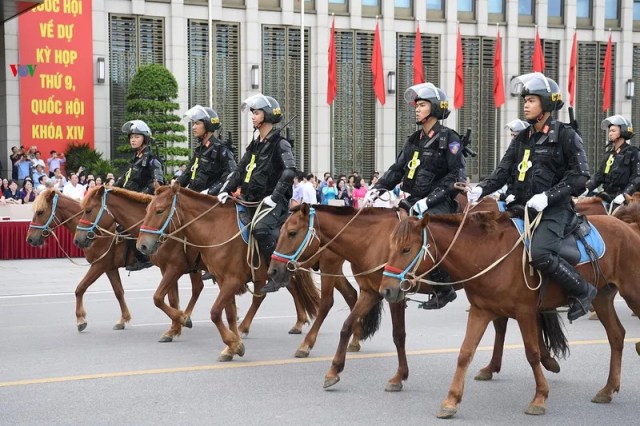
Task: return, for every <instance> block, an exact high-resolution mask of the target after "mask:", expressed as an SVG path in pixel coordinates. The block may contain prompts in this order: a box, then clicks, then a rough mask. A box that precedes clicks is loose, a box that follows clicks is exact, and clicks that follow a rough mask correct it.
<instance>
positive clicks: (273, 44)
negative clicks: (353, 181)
mask: <svg viewBox="0 0 640 426" xmlns="http://www.w3.org/2000/svg"><path fill="white" fill-rule="evenodd" d="M309 46H311V43H310V40H309V29H308V28H305V30H304V81H305V86H304V90H305V93H304V107H305V111H304V113H301V111H300V100H301V99H300V27H281V26H264V27H263V28H262V70H261V72H262V83H263V84H262V85H263V89H262V93H268V94H269V95H270V96H273V97H274V98H275V99H276V100H277V101H278V103H280V107H281V108H282V110H283V113H284V116H285V122H286V121H287V120H290V119H291V118H293V117H297V118H296V119H295V120H294V121H292V122H291V124H289V126H288V127H287V129H286V130H284V132H283V134H284V137H285V138H287V139H288V140H290V141H292V145H293V154H294V156H295V158H296V161H297V163H298V165H300V164H301V161H303V162H304V164H302V165H301V167H300V170H305V171H307V170H310V164H311V161H310V154H311V151H310V143H309V141H310V139H309V138H310V135H311V126H310V121H309V111H310V109H309V107H310V106H311V105H310V104H311V84H310V82H311V79H310V78H309V72H310V70H311V66H310V62H311V61H310V56H309V50H310V48H309ZM338 72H340V71H338ZM371 84H372V85H373V83H371ZM235 105H237V104H235ZM287 117H288V118H287ZM302 120H304V135H301V134H300V129H301V127H302V126H301V125H300V123H301V122H302ZM283 124H284V123H283ZM303 144H304V145H303ZM302 146H304V159H303V158H302V155H301V154H302V149H301V147H302Z"/></svg>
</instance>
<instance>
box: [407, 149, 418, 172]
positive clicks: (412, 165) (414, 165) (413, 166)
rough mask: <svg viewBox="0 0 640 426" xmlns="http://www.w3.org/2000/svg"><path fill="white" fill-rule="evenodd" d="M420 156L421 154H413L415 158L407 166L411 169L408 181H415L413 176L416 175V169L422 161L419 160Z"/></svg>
mask: <svg viewBox="0 0 640 426" xmlns="http://www.w3.org/2000/svg"><path fill="white" fill-rule="evenodd" d="M419 156H420V152H419V151H415V152H414V153H413V158H412V159H411V161H409V164H407V166H408V167H409V174H408V175H407V179H413V175H415V174H416V169H417V168H418V166H419V165H420V159H418V157H419Z"/></svg>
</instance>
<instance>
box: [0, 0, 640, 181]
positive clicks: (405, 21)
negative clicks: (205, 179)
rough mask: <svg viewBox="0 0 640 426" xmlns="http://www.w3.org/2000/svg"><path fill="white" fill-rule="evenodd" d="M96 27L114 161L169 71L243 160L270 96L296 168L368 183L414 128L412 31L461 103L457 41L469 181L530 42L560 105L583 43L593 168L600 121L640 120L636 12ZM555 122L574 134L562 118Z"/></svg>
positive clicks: (511, 5) (594, 3)
mask: <svg viewBox="0 0 640 426" xmlns="http://www.w3.org/2000/svg"><path fill="white" fill-rule="evenodd" d="M334 17H335V27H336V33H335V44H336V53H337V77H338V79H337V81H338V92H337V96H336V99H335V101H334V103H333V104H332V105H331V106H329V105H328V104H327V101H326V99H327V69H328V48H329V40H330V28H331V24H332V19H333V18H334ZM92 18H93V34H92V37H93V56H94V58H93V59H94V61H93V62H94V64H98V62H99V61H103V62H104V63H105V64H106V78H105V79H100V82H98V79H96V78H94V115H95V120H94V129H95V141H94V143H95V147H96V149H97V150H99V151H100V152H102V153H103V154H104V156H105V157H106V158H111V157H112V156H113V155H114V154H115V147H116V146H117V145H118V144H119V143H121V142H122V135H121V133H120V127H121V125H122V123H123V122H124V121H125V120H124V105H125V97H126V93H127V87H128V84H129V83H130V81H131V78H132V77H133V75H134V74H135V72H136V69H137V67H138V66H140V65H144V64H150V63H160V64H163V65H165V66H166V67H167V68H168V69H169V70H170V71H171V72H172V73H173V74H174V75H175V77H176V79H177V81H178V86H179V98H178V102H179V104H180V111H178V112H179V113H180V112H182V111H186V110H187V109H188V108H189V107H190V106H192V105H194V104H198V103H199V104H202V105H205V104H208V103H209V99H210V97H211V98H212V107H213V108H214V109H215V110H216V111H217V112H218V113H219V115H220V117H221V119H222V122H223V137H224V138H227V135H230V137H231V139H232V141H233V143H234V145H235V146H236V152H238V153H239V155H240V154H241V152H242V151H243V148H244V147H246V145H247V144H248V143H249V141H250V138H251V135H252V128H251V121H250V117H249V115H248V114H244V113H241V112H240V108H239V106H240V103H241V101H242V100H243V99H245V98H247V97H248V96H250V95H251V94H254V93H256V92H263V93H265V94H269V95H271V96H274V97H275V98H276V99H277V100H278V101H279V102H280V103H281V106H282V108H283V111H284V114H285V119H284V122H287V121H289V120H290V119H291V118H294V117H295V118H294V120H293V121H292V122H291V123H290V124H289V126H288V128H287V131H286V133H287V134H288V137H289V138H290V139H292V140H293V141H294V149H295V153H296V155H297V159H298V161H299V163H300V168H301V169H304V170H305V171H310V172H314V173H320V174H321V173H322V172H324V171H328V170H331V171H332V172H334V173H336V174H338V173H350V172H352V171H358V172H360V173H361V175H362V176H364V177H365V178H367V179H368V178H369V177H370V175H371V174H372V173H373V172H374V171H377V170H379V171H383V170H384V169H386V167H388V166H389V165H390V164H391V163H392V162H393V161H394V159H395V157H396V154H397V152H398V151H399V149H400V148H401V147H402V145H403V144H404V142H405V140H406V137H407V136H408V135H409V134H410V133H412V132H413V131H414V130H415V123H414V119H413V111H412V109H411V108H410V107H409V106H407V105H406V103H405V102H404V100H403V96H402V95H403V93H404V90H405V89H406V88H407V87H409V86H410V85H411V84H412V79H413V70H412V59H413V50H414V40H415V32H416V27H417V25H419V26H420V31H421V44H422V56H423V62H424V74H425V77H426V79H427V81H431V82H433V83H434V84H436V85H437V86H439V87H442V88H443V89H444V90H445V92H446V93H447V94H448V95H449V98H450V105H451V106H452V105H453V93H454V84H455V63H456V48H457V34H458V29H459V31H460V34H461V36H462V48H463V53H464V78H465V89H464V95H465V102H464V106H463V107H462V108H460V109H459V110H455V111H452V113H451V115H450V116H449V118H448V119H447V120H446V124H447V125H448V126H449V127H452V128H454V129H457V130H458V131H459V132H460V133H461V134H462V133H464V131H465V130H466V129H467V128H470V129H471V131H472V141H473V145H472V146H473V147H474V149H475V150H476V151H478V157H476V158H474V159H468V162H467V168H468V175H469V176H470V177H471V179H472V180H474V181H477V180H478V179H480V178H482V177H483V176H485V175H486V174H487V173H489V172H490V171H491V170H493V168H494V167H495V165H496V162H497V161H499V159H500V156H501V154H502V152H504V150H505V149H506V147H507V145H508V143H509V140H510V137H509V133H508V132H507V131H506V130H504V128H503V126H504V123H507V122H509V121H511V120H512V119H514V118H518V117H520V116H521V101H520V99H519V98H518V97H514V96H511V95H510V93H509V84H508V83H509V80H510V78H512V77H513V76H516V75H519V74H522V73H527V72H530V71H531V66H532V61H531V56H532V52H533V46H534V39H535V34H536V31H537V32H538V34H539V36H540V38H541V39H542V45H543V48H544V57H545V63H546V68H545V74H547V75H548V76H550V77H552V78H553V79H555V80H556V81H557V82H558V84H559V85H560V87H561V89H562V90H563V96H564V97H565V104H568V93H567V85H568V74H569V61H570V53H571V46H572V38H573V35H574V31H575V32H576V34H577V42H578V55H577V91H576V92H577V94H576V105H575V110H576V118H577V121H578V123H579V126H580V130H581V132H582V135H583V139H584V142H585V146H586V150H587V153H588V155H589V160H590V163H591V165H592V168H595V167H594V165H595V164H596V163H597V162H598V161H599V160H600V158H601V157H602V155H603V152H602V151H603V147H604V142H605V140H606V139H605V138H606V134H605V132H604V131H602V130H600V127H599V126H600V122H601V120H602V119H603V118H605V117H606V116H608V115H612V114H623V115H625V116H627V117H630V118H631V119H632V121H633V122H636V121H638V122H640V103H639V102H640V99H639V95H640V93H639V92H640V87H639V85H637V84H635V82H637V80H638V76H639V75H640V1H634V0H565V1H562V0H541V1H533V0H490V1H479V0H456V1H444V0H395V1H392V0H389V1H387V0H384V1H383V0H310V1H305V13H304V28H305V30H304V44H302V43H301V34H300V24H301V22H300V21H301V14H300V1H299V0H209V1H207V0H154V1H151V0H93V2H92ZM209 18H211V19H209ZM376 22H377V23H378V24H379V27H380V34H381V42H382V52H383V68H384V75H385V87H386V89H385V90H386V103H385V104H384V105H381V104H380V103H379V102H378V101H377V100H376V98H375V96H374V93H373V89H372V84H373V77H372V73H371V58H372V53H373V41H374V28H375V26H376ZM209 23H211V25H209ZM498 28H499V30H500V34H501V37H502V58H503V70H504V75H503V78H504V81H505V86H506V87H505V90H506V103H505V104H504V105H503V106H502V107H501V108H499V109H496V108H495V107H494V101H493V91H492V86H493V59H494V52H495V43H496V34H497V31H498ZM210 31H211V34H212V37H211V38H210V37H209V32H210ZM18 33H19V28H18V19H11V20H8V21H6V22H5V23H4V28H3V31H2V35H1V37H2V40H1V42H2V45H3V47H4V49H3V57H2V61H4V62H3V65H4V66H5V70H6V71H5V76H4V80H3V81H1V82H0V90H2V91H3V98H2V106H1V107H0V108H1V109H2V112H3V114H2V116H1V117H0V120H2V122H0V152H2V162H3V165H4V168H5V170H4V171H3V172H2V174H3V176H6V175H9V174H10V171H9V172H7V170H6V169H7V168H9V169H10V164H9V162H8V156H9V149H10V147H11V146H12V145H17V144H18V142H19V139H20V114H19V110H18V109H16V108H15V105H18V104H19V102H20V90H19V84H18V82H17V80H16V79H14V78H12V76H11V72H10V70H9V69H8V66H7V64H9V63H17V62H18V43H19V40H18V37H17V34H18ZM610 34H611V38H612V42H613V53H612V64H613V79H612V81H613V83H612V84H613V89H612V102H611V105H612V107H611V108H610V109H609V110H608V111H606V112H605V111H602V108H601V105H602V77H603V71H604V70H603V60H604V55H605V50H606V46H607V41H608V38H609V35H610ZM210 42H211V43H212V47H211V48H210V47H209V43H210ZM302 51H304V61H301V56H302V55H301V53H302ZM209 54H211V59H210V58H209ZM210 61H211V62H210ZM302 62H304V66H303V65H302ZM210 63H211V64H212V72H211V75H212V82H213V85H212V91H211V93H210V92H209V79H210V72H209V64H210ZM94 66H97V65H94ZM301 70H304V71H302V72H301ZM96 72H97V71H96ZM302 79H304V91H303V90H302V81H301V80H302ZM303 104H304V113H302V109H303ZM559 117H560V118H561V119H563V120H565V121H568V114H567V109H566V108H564V109H563V111H561V112H560V114H559ZM303 128H304V130H303ZM21 142H22V144H24V145H28V144H29V141H21Z"/></svg>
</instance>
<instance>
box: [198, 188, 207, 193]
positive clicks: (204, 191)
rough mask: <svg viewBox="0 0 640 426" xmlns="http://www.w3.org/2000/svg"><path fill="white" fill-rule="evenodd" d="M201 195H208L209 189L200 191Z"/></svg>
mask: <svg viewBox="0 0 640 426" xmlns="http://www.w3.org/2000/svg"><path fill="white" fill-rule="evenodd" d="M200 193H201V194H208V193H209V188H206V189H203V190H202V191H200Z"/></svg>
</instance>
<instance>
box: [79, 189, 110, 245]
mask: <svg viewBox="0 0 640 426" xmlns="http://www.w3.org/2000/svg"><path fill="white" fill-rule="evenodd" d="M109 192H111V189H109V188H105V190H104V193H103V194H102V205H101V206H100V210H99V211H98V215H97V216H96V220H95V221H93V222H90V221H88V220H84V219H80V223H78V226H77V227H76V229H77V230H78V231H84V232H86V233H87V238H88V239H90V240H93V239H94V238H95V237H96V233H95V231H94V229H96V228H97V227H98V224H99V223H100V220H101V219H102V215H103V214H104V212H105V211H106V212H107V213H109V214H111V213H110V212H109V210H108V209H107V195H109ZM81 224H86V225H89V226H81Z"/></svg>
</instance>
